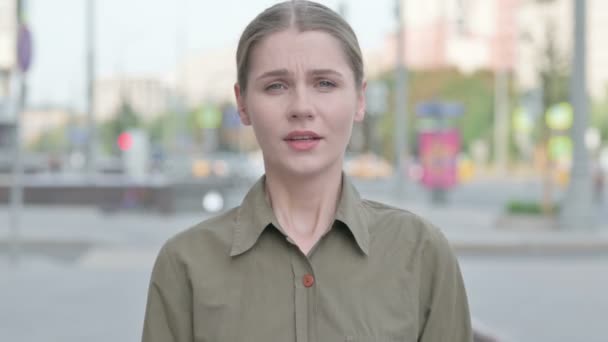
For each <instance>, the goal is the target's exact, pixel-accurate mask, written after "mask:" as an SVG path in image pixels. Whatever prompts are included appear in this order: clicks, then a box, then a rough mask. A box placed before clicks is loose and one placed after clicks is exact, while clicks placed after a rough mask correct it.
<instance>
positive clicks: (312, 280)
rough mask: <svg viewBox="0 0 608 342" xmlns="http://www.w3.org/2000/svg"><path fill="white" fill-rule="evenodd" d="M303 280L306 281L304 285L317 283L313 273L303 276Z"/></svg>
mask: <svg viewBox="0 0 608 342" xmlns="http://www.w3.org/2000/svg"><path fill="white" fill-rule="evenodd" d="M302 282H303V283H304V286H306V287H311V286H313V285H314V284H315V277H313V276H312V274H306V275H304V277H303V278H302Z"/></svg>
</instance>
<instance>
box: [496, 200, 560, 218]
mask: <svg viewBox="0 0 608 342" xmlns="http://www.w3.org/2000/svg"><path fill="white" fill-rule="evenodd" d="M559 210H560V208H559V204H551V207H550V211H549V213H550V214H557V213H559ZM507 213H509V214H524V215H542V214H544V210H543V205H542V203H540V202H536V201H510V202H509V203H507Z"/></svg>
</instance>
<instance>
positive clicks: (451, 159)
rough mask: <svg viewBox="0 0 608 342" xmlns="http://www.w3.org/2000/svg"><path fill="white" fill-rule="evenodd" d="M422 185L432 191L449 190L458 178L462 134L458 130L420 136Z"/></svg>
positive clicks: (421, 134) (426, 133)
mask: <svg viewBox="0 0 608 342" xmlns="http://www.w3.org/2000/svg"><path fill="white" fill-rule="evenodd" d="M419 141H420V144H419V146H420V159H421V162H422V169H423V171H422V183H423V184H424V185H425V186H426V187H428V188H430V189H443V190H446V189H449V188H450V187H452V186H454V185H456V182H457V178H458V172H457V171H458V169H457V163H458V160H457V159H458V153H459V152H460V133H459V132H458V130H456V129H451V130H445V131H434V132H422V133H420V135H419Z"/></svg>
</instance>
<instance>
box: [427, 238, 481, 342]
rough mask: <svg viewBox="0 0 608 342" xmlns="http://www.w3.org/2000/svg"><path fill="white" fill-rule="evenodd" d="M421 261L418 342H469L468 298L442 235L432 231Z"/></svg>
mask: <svg viewBox="0 0 608 342" xmlns="http://www.w3.org/2000/svg"><path fill="white" fill-rule="evenodd" d="M430 233H431V236H430V239H429V240H428V241H427V244H426V246H425V250H424V257H423V260H424V261H423V263H424V264H423V269H422V272H423V273H424V274H425V276H423V277H422V279H423V281H422V284H421V285H422V287H421V289H420V290H421V298H420V300H421V304H422V306H421V309H422V310H421V311H422V312H421V319H422V320H423V321H422V329H421V332H420V335H419V337H418V341H420V342H443V341H445V342H471V341H473V333H472V328H471V317H470V312H469V305H468V301H467V295H466V291H465V287H464V282H463V280H462V275H461V273H460V267H459V266H458V260H457V259H456V256H455V254H454V253H453V251H452V249H451V247H450V244H449V243H448V241H447V240H446V238H445V237H444V236H443V234H442V233H441V232H440V231H439V230H438V229H436V228H435V227H432V229H430Z"/></svg>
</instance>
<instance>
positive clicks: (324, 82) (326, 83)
mask: <svg viewBox="0 0 608 342" xmlns="http://www.w3.org/2000/svg"><path fill="white" fill-rule="evenodd" d="M319 86H320V87H322V88H333V87H335V86H336V84H335V83H334V82H331V81H327V80H322V81H319Z"/></svg>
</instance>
